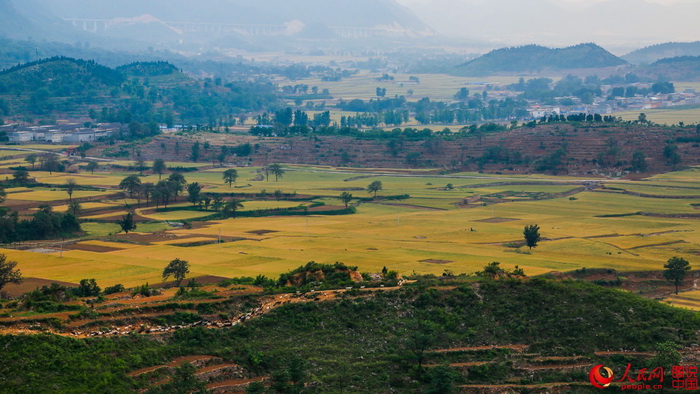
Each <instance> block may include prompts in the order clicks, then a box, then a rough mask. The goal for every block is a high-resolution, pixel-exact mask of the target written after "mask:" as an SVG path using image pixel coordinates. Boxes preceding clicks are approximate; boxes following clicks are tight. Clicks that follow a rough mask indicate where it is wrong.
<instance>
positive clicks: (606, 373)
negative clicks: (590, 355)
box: [589, 364, 613, 389]
mask: <svg viewBox="0 0 700 394" xmlns="http://www.w3.org/2000/svg"><path fill="white" fill-rule="evenodd" d="M589 377H590V378H591V384H593V386H595V387H597V388H599V389H604V388H607V387H609V386H610V383H612V381H613V371H612V369H610V368H608V367H606V366H603V364H600V365H596V366H595V367H593V369H591V373H590V375H589Z"/></svg>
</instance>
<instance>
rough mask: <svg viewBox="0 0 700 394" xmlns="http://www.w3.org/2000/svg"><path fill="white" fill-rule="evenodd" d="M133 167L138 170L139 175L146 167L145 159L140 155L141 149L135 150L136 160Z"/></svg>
mask: <svg viewBox="0 0 700 394" xmlns="http://www.w3.org/2000/svg"><path fill="white" fill-rule="evenodd" d="M134 167H136V169H137V170H138V172H139V175H143V170H144V169H146V168H147V167H146V160H144V158H143V156H141V151H138V152H136V160H135V161H134Z"/></svg>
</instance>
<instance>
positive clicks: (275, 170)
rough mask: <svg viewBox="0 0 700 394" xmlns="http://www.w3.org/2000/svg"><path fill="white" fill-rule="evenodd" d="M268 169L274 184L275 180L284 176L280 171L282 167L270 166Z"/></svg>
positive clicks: (277, 165)
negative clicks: (272, 176)
mask: <svg viewBox="0 0 700 394" xmlns="http://www.w3.org/2000/svg"><path fill="white" fill-rule="evenodd" d="M268 169H269V170H270V172H271V173H272V175H274V176H275V182H277V180H278V179H279V178H282V175H284V170H283V169H282V166H281V165H279V164H270V166H269V167H268Z"/></svg>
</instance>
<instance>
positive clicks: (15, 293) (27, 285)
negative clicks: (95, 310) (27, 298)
mask: <svg viewBox="0 0 700 394" xmlns="http://www.w3.org/2000/svg"><path fill="white" fill-rule="evenodd" d="M52 283H58V284H59V285H61V286H66V287H78V284H77V283H70V282H62V281H60V280H51V279H42V278H24V280H23V281H22V283H21V284H18V285H17V284H14V283H10V284H7V285H6V286H5V287H4V288H3V289H2V291H3V292H4V293H7V294H9V295H10V296H11V297H19V296H21V295H22V294H24V293H28V292H30V291H32V290H35V289H38V288H41V287H42V286H51V284H52Z"/></svg>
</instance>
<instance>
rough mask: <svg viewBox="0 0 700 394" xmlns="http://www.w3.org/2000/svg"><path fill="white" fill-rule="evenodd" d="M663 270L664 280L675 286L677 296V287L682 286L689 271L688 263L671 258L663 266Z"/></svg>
mask: <svg viewBox="0 0 700 394" xmlns="http://www.w3.org/2000/svg"><path fill="white" fill-rule="evenodd" d="M664 268H666V270H665V271H664V278H666V280H668V281H669V282H673V284H674V285H675V286H676V294H678V287H679V286H680V285H682V284H683V280H684V279H685V277H686V276H687V275H688V271H690V270H691V267H690V263H688V260H686V259H684V258H682V257H671V258H670V259H668V262H666V264H665V265H664Z"/></svg>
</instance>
